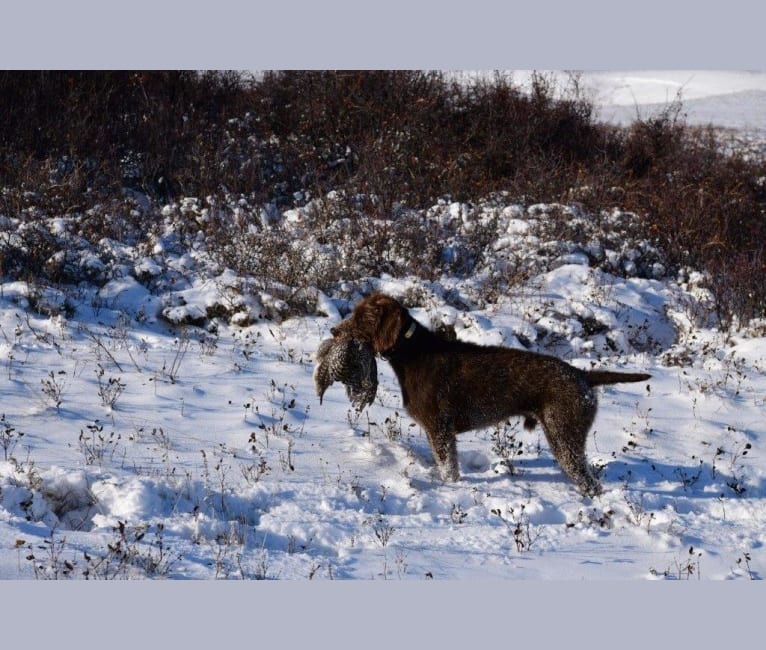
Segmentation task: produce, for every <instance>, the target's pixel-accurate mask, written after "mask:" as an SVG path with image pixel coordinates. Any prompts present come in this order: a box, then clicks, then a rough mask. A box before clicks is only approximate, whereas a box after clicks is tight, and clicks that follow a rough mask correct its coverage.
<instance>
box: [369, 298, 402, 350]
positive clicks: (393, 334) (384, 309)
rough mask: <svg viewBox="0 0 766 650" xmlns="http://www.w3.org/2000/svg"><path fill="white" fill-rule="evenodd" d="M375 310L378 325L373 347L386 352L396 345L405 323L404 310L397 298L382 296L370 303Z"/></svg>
mask: <svg viewBox="0 0 766 650" xmlns="http://www.w3.org/2000/svg"><path fill="white" fill-rule="evenodd" d="M370 307H371V309H372V310H373V311H374V318H375V320H376V323H377V324H376V327H375V330H374V335H373V339H372V347H373V349H374V350H375V352H376V353H378V354H380V353H381V352H386V351H387V350H390V349H391V348H393V347H394V345H396V340H397V339H398V338H399V332H400V331H401V329H402V325H403V324H404V314H403V312H404V310H403V309H402V307H401V306H400V305H399V303H398V302H396V300H393V299H392V298H389V297H388V296H381V297H380V298H379V299H378V300H375V301H374V303H373V304H371V305H370Z"/></svg>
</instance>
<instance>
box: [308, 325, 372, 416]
mask: <svg viewBox="0 0 766 650" xmlns="http://www.w3.org/2000/svg"><path fill="white" fill-rule="evenodd" d="M335 381H339V382H341V383H342V384H344V385H345V387H346V395H347V396H348V399H349V400H350V401H351V403H352V404H353V405H354V407H355V408H356V409H357V410H358V411H361V410H362V409H363V408H364V407H365V406H367V405H369V404H372V402H373V400H374V399H375V394H376V393H377V390H378V365H377V363H376V361H375V353H374V352H373V350H372V348H371V347H370V346H369V345H367V344H365V343H362V342H361V341H358V340H357V339H354V338H351V337H349V336H339V337H335V338H331V339H326V340H324V341H322V343H320V345H319V348H318V349H317V352H316V366H315V368H314V384H315V386H316V390H317V395H319V403H320V404H321V403H322V397H323V395H324V392H325V391H326V390H327V389H328V388H329V387H330V386H331V385H332V383H333V382H335Z"/></svg>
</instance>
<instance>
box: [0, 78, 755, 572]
mask: <svg viewBox="0 0 766 650" xmlns="http://www.w3.org/2000/svg"><path fill="white" fill-rule="evenodd" d="M586 81H587V82H588V83H592V84H593V86H594V88H596V89H597V90H598V92H599V93H600V95H602V96H603V97H604V98H605V99H604V101H602V102H600V105H601V106H602V107H607V106H617V105H626V104H627V105H629V108H628V109H626V110H634V108H635V107H634V106H633V97H635V98H636V101H637V102H639V103H641V104H642V105H645V104H654V103H656V102H662V101H665V99H670V100H672V99H673V98H674V97H675V93H676V89H677V88H678V87H683V88H684V89H685V91H684V97H686V96H687V95H686V92H688V93H689V97H690V101H693V102H712V103H710V104H708V105H709V106H713V105H714V104H715V105H716V106H718V107H719V108H718V109H717V110H719V111H720V113H719V112H716V113H715V115H716V119H715V122H717V123H719V124H723V125H725V126H736V127H743V128H751V127H754V128H763V120H764V115H763V113H764V111H763V110H762V107H763V105H762V103H758V102H754V103H747V102H743V101H742V100H743V98H750V97H751V96H752V97H760V98H761V99H762V98H763V96H764V95H763V93H764V92H766V82H765V81H764V75H763V74H762V73H759V74H752V75H751V74H750V73H736V74H733V75H724V74H723V73H673V74H670V73H651V74H647V75H644V74H639V73H630V74H627V73H589V74H588V75H587V76H586ZM628 87H630V88H632V90H628ZM662 88H665V95H664V96H661V95H658V93H659V92H661V89H662ZM740 108H743V109H744V108H747V111H746V113H747V114H746V115H744V113H743V115H744V116H743V115H740ZM602 110H606V108H602ZM727 121H729V122H730V123H727ZM203 203H204V202H200V203H199V205H200V206H201V205H203ZM195 209H196V207H195ZM568 209H569V208H567V207H566V206H551V205H538V206H528V207H526V206H517V205H508V206H504V207H502V208H497V207H496V206H492V205H486V206H484V205H479V206H464V205H458V204H446V203H445V204H440V205H437V206H434V207H433V208H432V209H431V210H429V211H428V212H427V218H430V219H433V220H434V222H435V223H438V222H441V221H444V220H451V219H454V220H459V221H461V222H462V223H463V224H464V227H465V228H470V227H473V226H472V224H474V223H479V222H481V221H482V220H485V219H489V218H490V217H491V218H493V219H495V221H493V223H495V224H496V225H495V227H496V231H495V245H494V250H495V253H496V256H495V257H494V258H493V259H491V260H485V263H484V265H483V266H480V267H479V269H478V272H477V276H476V277H473V278H469V279H464V280H459V279H456V278H450V277H445V278H441V279H440V281H439V282H435V283H425V282H421V281H416V280H414V279H393V278H387V277H383V278H368V279H366V280H365V281H363V282H352V283H350V284H349V286H348V287H345V288H344V289H343V291H342V292H339V294H338V295H335V296H320V300H319V301H318V306H317V309H316V313H314V314H311V315H308V316H305V317H300V318H299V317H292V318H285V317H284V316H285V309H284V305H283V304H281V303H280V301H279V300H277V299H275V298H274V297H273V296H270V295H268V294H266V293H264V292H263V291H258V290H251V289H249V288H248V285H247V279H245V278H239V277H237V276H235V275H234V274H233V273H232V272H230V271H227V270H225V269H221V268H217V266H216V264H215V263H214V262H213V261H211V260H210V259H209V257H208V256H207V252H206V250H205V248H204V246H203V245H201V243H200V239H195V238H194V237H193V236H189V235H188V233H186V234H185V238H182V237H180V236H179V234H178V232H177V230H176V226H177V222H175V221H174V219H173V215H174V214H176V212H174V210H173V209H170V208H169V209H168V210H167V211H166V223H165V224H164V227H165V230H164V232H163V234H162V235H161V236H158V237H157V238H156V240H155V241H154V242H153V247H151V248H150V249H148V250H147V249H143V248H141V247H140V246H137V245H134V244H133V243H130V242H112V241H103V242H101V244H100V246H101V251H100V252H101V253H104V252H108V255H104V257H105V258H106V257H108V258H109V259H110V260H112V261H111V262H110V263H111V264H112V265H113V266H112V268H111V270H110V273H109V276H108V277H109V278H110V279H109V280H108V281H107V282H106V284H104V286H103V287H101V288H97V287H96V286H95V285H94V286H89V285H80V286H77V287H70V288H68V289H66V290H61V289H51V288H48V287H40V286H37V285H35V284H34V283H22V282H6V283H4V284H2V285H0V390H1V391H2V396H3V398H2V407H0V414H2V421H0V578H4V579H34V578H78V579H79V578H85V577H88V578H98V579H110V578H134V577H135V578H140V577H156V578H174V579H175V578H177V579H182V578H204V579H208V578H280V579H288V580H309V579H315V580H320V579H321V580H328V579H384V578H387V579H408V580H424V579H430V578H434V579H445V578H454V579H477V578H493V579H501V580H520V579H526V580H530V579H531V580H536V579H565V580H579V579H587V580H612V579H630V580H657V579H682V580H686V579H692V580H697V579H700V578H701V579H710V580H728V579H736V580H749V579H753V578H761V577H763V576H764V574H765V573H766V555H764V541H766V528H765V527H764V520H765V517H766V483H765V482H764V480H765V478H766V456H764V453H763V445H764V441H763V440H762V438H763V437H764V435H765V434H766V429H765V428H764V427H765V426H766V425H764V409H765V408H766V325H764V324H763V323H753V324H751V326H750V327H748V328H745V329H743V330H742V331H740V332H738V333H735V334H734V335H731V334H730V333H726V332H719V331H717V330H716V328H715V327H714V319H713V318H712V315H711V313H710V304H709V295H708V293H707V291H706V289H705V286H704V277H703V276H701V275H700V274H698V273H696V272H695V271H694V270H689V271H688V272H686V273H684V274H682V275H680V276H679V277H667V276H666V274H665V273H664V272H663V271H664V269H663V268H662V266H661V262H660V261H658V260H655V259H654V257H653V255H654V253H655V251H652V250H651V249H650V248H641V246H640V245H639V244H637V243H636V242H623V243H624V244H625V245H624V246H622V245H621V243H620V242H608V241H597V240H596V239H594V241H593V242H592V243H591V245H589V247H586V248H585V249H583V248H578V247H576V246H573V245H570V244H569V243H568V242H566V241H563V240H562V241H550V240H548V239H545V229H544V228H543V227H542V225H543V224H544V222H545V220H546V218H547V217H548V215H549V214H551V213H553V212H560V211H562V210H564V211H566V210H568ZM570 216H571V218H572V219H581V220H583V222H585V221H587V216H583V215H580V214H578V213H577V212H576V211H574V212H572V213H571V215H570ZM614 216H615V218H618V217H624V218H629V215H619V214H616V215H614ZM284 218H285V221H286V222H287V223H288V224H290V227H292V228H296V229H298V228H301V227H302V224H304V223H305V221H306V219H310V211H309V210H307V211H305V212H301V211H292V212H291V213H290V214H287V215H285V216H284ZM12 225H13V224H12V221H11V220H8V219H6V221H5V222H4V224H3V227H4V229H6V230H10V228H11V226H12ZM47 226H48V228H49V229H50V231H51V232H54V233H58V234H61V233H66V232H67V229H68V228H69V227H70V226H71V223H69V222H68V221H67V220H65V219H52V220H50V222H48V224H47ZM312 245H313V242H310V241H308V240H307V242H306V246H307V248H311V247H312ZM317 250H318V251H320V252H321V250H323V249H321V250H320V249H319V248H317ZM541 251H545V252H544V253H543V252H541ZM327 254H331V253H327ZM542 255H545V256H547V257H546V260H545V261H544V262H542V261H540V260H539V259H538V258H539V257H540V256H542ZM511 258H513V259H516V260H519V259H522V260H526V261H527V262H528V263H529V265H530V267H529V268H533V269H536V272H535V273H533V274H532V277H531V279H530V280H529V281H528V282H527V283H525V284H524V285H523V286H520V287H517V288H516V289H514V290H513V291H511V292H509V293H508V294H506V295H502V296H501V297H499V299H498V300H497V301H496V302H495V303H492V304H489V303H487V302H486V301H484V300H482V299H481V292H480V291H479V289H478V287H479V285H480V283H481V282H482V281H483V280H486V278H487V277H488V275H489V274H491V273H492V272H494V271H497V270H498V269H500V268H502V267H503V264H504V263H506V262H505V261H504V260H508V259H511ZM99 259H100V258H98V257H97V256H95V255H91V254H85V253H82V254H81V256H80V258H79V259H78V261H77V263H79V264H82V265H84V266H87V267H88V268H89V269H91V270H92V272H93V273H95V274H99V273H103V272H104V269H103V268H102V266H101V265H102V264H103V263H102V262H100V261H99ZM535 265H538V266H539V268H538V266H535ZM642 265H643V266H642ZM639 267H642V268H644V269H645V270H646V269H649V272H647V273H642V274H637V269H638V268H639ZM115 269H119V270H120V272H119V273H115V272H114V271H115ZM482 274H485V275H484V276H482ZM639 275H643V276H644V277H639ZM371 289H380V290H384V291H387V292H389V293H391V294H392V295H395V296H396V297H399V298H402V299H404V300H409V301H411V302H413V303H415V304H417V305H418V307H417V308H416V309H413V314H414V315H415V317H416V318H417V319H418V320H419V321H421V322H422V323H424V324H426V325H439V324H449V325H452V326H454V328H455V330H456V332H457V334H458V336H459V337H461V338H464V339H466V340H471V341H475V342H479V343H487V344H503V345H509V346H515V347H529V348H531V349H536V350H542V351H547V352H551V353H556V354H558V355H560V356H562V357H565V358H567V359H568V360H569V361H570V362H571V363H573V364H575V365H578V366H581V367H590V366H592V365H597V366H599V367H608V368H620V369H626V370H627V369H630V370H641V371H646V372H649V373H651V374H652V379H651V380H650V381H649V382H647V383H646V384H623V385H616V386H613V387H609V388H606V389H604V390H602V391H601V398H600V405H601V406H600V411H599V415H598V417H597V419H596V422H595V424H594V427H593V431H592V435H591V438H590V441H589V445H588V454H589V457H590V458H591V460H592V461H593V463H594V464H595V465H596V467H598V468H599V471H600V475H601V480H602V482H603V485H604V493H603V494H602V495H600V496H598V497H595V498H583V497H581V496H580V495H579V494H578V493H577V492H576V490H575V489H574V487H573V485H572V484H571V483H570V482H569V481H568V480H567V479H566V478H565V477H564V476H563V474H562V473H561V472H560V470H559V468H558V466H557V465H556V463H555V461H554V460H553V458H552V456H551V454H550V451H549V449H548V447H547V444H546V442H545V440H544V437H543V436H542V433H541V431H540V430H539V429H537V430H535V431H533V432H527V431H524V430H523V429H522V428H521V427H520V426H519V423H517V422H515V421H511V422H510V423H500V424H499V426H498V427H495V428H492V429H487V430H482V431H475V432H470V433H466V434H463V435H462V436H461V437H460V439H459V444H458V448H459V453H460V466H461V473H462V479H461V480H460V481H459V482H457V483H455V484H444V483H442V482H440V481H439V480H438V479H437V478H436V477H435V473H434V467H433V463H432V460H431V456H430V452H429V449H428V444H427V441H426V439H425V435H424V433H423V432H422V431H421V430H420V428H419V427H417V426H415V425H414V423H413V422H412V420H410V419H409V418H408V417H407V415H406V413H405V412H404V411H403V410H402V408H401V397H400V394H399V390H398V387H397V385H396V381H395V378H394V377H393V374H392V372H391V370H390V368H389V367H388V365H387V364H386V363H385V362H383V361H381V362H380V363H379V365H378V367H379V372H380V386H379V389H378V397H377V399H376V401H375V403H374V404H373V405H372V406H370V407H369V408H368V409H365V410H364V411H363V412H362V413H361V414H356V413H354V412H353V411H352V410H351V406H350V404H349V403H348V401H347V399H346V396H345V392H344V390H343V388H342V386H340V385H334V386H332V387H331V388H330V389H328V391H327V392H326V393H325V396H324V402H323V404H322V405H320V404H319V401H318V399H317V397H316V394H315V388H314V384H313V380H312V371H313V353H314V352H315V351H316V349H317V347H318V345H319V343H320V341H321V340H322V339H324V338H326V337H328V336H329V330H330V328H331V327H332V326H333V325H334V324H335V323H336V322H338V320H339V319H340V318H342V317H344V316H345V315H346V314H347V313H348V309H349V308H350V307H351V306H352V305H353V302H354V301H355V300H356V299H358V298H359V297H360V296H361V293H362V291H363V290H364V291H367V290H371ZM174 323H175V325H174ZM189 323H191V324H189Z"/></svg>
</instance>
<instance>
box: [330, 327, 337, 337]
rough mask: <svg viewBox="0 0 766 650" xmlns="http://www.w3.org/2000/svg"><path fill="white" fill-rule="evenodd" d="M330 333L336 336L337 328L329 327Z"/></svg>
mask: <svg viewBox="0 0 766 650" xmlns="http://www.w3.org/2000/svg"><path fill="white" fill-rule="evenodd" d="M330 334H332V335H333V336H338V330H337V329H336V328H334V327H331V328H330Z"/></svg>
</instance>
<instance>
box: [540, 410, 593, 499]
mask: <svg viewBox="0 0 766 650" xmlns="http://www.w3.org/2000/svg"><path fill="white" fill-rule="evenodd" d="M566 406H567V405H565V404H562V403H561V402H559V403H557V404H552V405H550V406H549V407H546V408H545V409H544V411H543V413H542V417H541V418H540V421H541V424H542V427H543V431H544V432H545V437H546V439H547V440H548V444H549V445H550V447H551V452H552V453H553V456H554V457H555V458H556V461H557V462H558V464H559V466H560V467H561V469H562V471H563V472H564V473H565V474H566V475H567V476H568V477H569V478H570V479H571V480H572V482H573V483H574V484H575V486H576V487H577V489H578V491H579V492H580V493H581V494H583V495H585V496H595V495H596V494H600V493H601V491H602V489H601V484H600V483H599V481H598V479H597V478H596V477H595V476H593V474H592V472H591V469H590V465H589V464H588V460H587V458H586V455H585V445H586V442H587V439H588V431H589V430H590V426H591V424H592V423H593V420H594V418H595V416H596V403H595V400H581V399H578V400H575V402H574V403H570V404H568V406H569V408H567V407H566Z"/></svg>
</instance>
